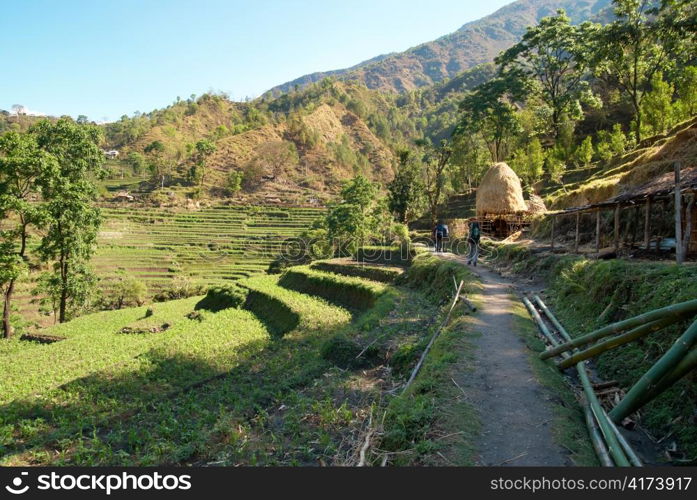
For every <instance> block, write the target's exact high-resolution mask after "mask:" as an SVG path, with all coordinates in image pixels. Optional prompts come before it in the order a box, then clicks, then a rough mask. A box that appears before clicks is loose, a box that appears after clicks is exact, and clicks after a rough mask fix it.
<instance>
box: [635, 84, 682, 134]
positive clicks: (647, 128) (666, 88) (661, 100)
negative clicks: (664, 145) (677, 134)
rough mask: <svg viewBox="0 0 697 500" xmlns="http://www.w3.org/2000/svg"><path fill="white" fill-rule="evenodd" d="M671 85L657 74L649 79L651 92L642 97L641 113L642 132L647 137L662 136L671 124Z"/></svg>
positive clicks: (672, 113) (672, 89)
mask: <svg viewBox="0 0 697 500" xmlns="http://www.w3.org/2000/svg"><path fill="white" fill-rule="evenodd" d="M674 92H675V89H674V88H673V85H671V84H670V83H668V82H666V81H664V80H663V73H661V72H660V71H659V72H657V73H656V74H655V75H654V76H653V78H652V79H651V91H650V92H647V93H646V94H645V95H644V99H643V100H642V102H641V113H642V115H643V116H644V132H646V133H647V134H649V135H656V134H662V133H663V132H665V131H666V130H668V128H670V126H671V125H672V124H673V115H674V112H675V109H674V106H673V94H674Z"/></svg>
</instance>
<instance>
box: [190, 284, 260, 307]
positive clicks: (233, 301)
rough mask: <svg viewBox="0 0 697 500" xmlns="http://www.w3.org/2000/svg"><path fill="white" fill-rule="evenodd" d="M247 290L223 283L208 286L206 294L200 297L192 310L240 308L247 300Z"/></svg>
mask: <svg viewBox="0 0 697 500" xmlns="http://www.w3.org/2000/svg"><path fill="white" fill-rule="evenodd" d="M248 293H249V290H247V289H246V288H242V287H241V286H238V285H225V286H216V287H213V288H209V289H208V292H207V293H206V296H205V297H204V298H203V299H201V300H200V301H199V302H198V303H197V304H196V306H195V307H194V310H196V311H198V310H199V309H205V310H206V311H212V312H217V311H222V310H223V309H229V308H231V307H234V308H236V309H238V308H240V307H241V306H242V304H244V302H245V300H247V294H248Z"/></svg>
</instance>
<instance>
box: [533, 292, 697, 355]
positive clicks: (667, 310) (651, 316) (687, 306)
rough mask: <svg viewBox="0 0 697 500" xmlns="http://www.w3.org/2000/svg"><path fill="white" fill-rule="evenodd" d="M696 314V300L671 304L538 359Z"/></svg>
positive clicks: (580, 339)
mask: <svg viewBox="0 0 697 500" xmlns="http://www.w3.org/2000/svg"><path fill="white" fill-rule="evenodd" d="M693 314H697V299H693V300H688V301H686V302H680V303H678V304H673V305H670V306H667V307H662V308H660V309H655V310H653V311H649V312H646V313H644V314H640V315H639V316H634V317H632V318H629V319H625V320H624V321H618V322H617V323H612V324H610V325H607V326H604V327H602V328H599V329H597V330H594V331H592V332H590V333H587V334H586V335H582V336H580V337H576V338H575V339H572V340H571V341H569V342H566V343H564V344H562V345H560V346H558V347H555V348H553V349H548V350H546V351H545V352H543V353H542V354H540V358H542V359H547V358H551V357H553V356H557V355H559V354H561V353H562V352H566V351H569V350H571V349H573V348H574V347H579V346H582V345H586V344H589V343H591V342H593V341H595V340H598V339H601V338H603V337H608V336H610V335H614V334H616V333H620V332H623V331H625V330H629V329H631V328H635V327H637V326H640V325H643V324H644V323H648V322H650V321H655V320H657V319H663V318H666V317H670V318H673V322H674V323H675V322H677V321H680V320H681V319H683V318H685V317H686V316H690V315H693Z"/></svg>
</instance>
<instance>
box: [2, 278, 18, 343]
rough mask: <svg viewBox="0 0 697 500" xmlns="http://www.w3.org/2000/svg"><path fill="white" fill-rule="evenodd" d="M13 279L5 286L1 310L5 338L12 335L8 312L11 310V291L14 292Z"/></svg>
mask: <svg viewBox="0 0 697 500" xmlns="http://www.w3.org/2000/svg"><path fill="white" fill-rule="evenodd" d="M14 288H15V280H14V279H12V280H10V283H9V285H8V286H7V291H6V292H5V306H4V308H3V311H2V332H3V336H4V337H5V338H6V339H9V338H10V337H11V336H12V325H11V324H10V312H11V307H10V306H11V302H12V292H14Z"/></svg>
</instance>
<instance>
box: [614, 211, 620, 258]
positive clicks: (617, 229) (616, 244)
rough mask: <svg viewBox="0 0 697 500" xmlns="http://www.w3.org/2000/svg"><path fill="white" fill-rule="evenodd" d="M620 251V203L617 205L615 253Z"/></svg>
mask: <svg viewBox="0 0 697 500" xmlns="http://www.w3.org/2000/svg"><path fill="white" fill-rule="evenodd" d="M619 251H620V204H619V203H618V204H617V205H615V253H619Z"/></svg>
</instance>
